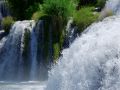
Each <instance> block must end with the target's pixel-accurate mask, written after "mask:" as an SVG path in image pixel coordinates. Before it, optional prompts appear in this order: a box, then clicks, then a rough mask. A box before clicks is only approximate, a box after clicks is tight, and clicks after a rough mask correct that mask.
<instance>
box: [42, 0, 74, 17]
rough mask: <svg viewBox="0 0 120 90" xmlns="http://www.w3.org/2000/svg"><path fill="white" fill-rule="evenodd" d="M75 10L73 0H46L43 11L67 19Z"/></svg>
mask: <svg viewBox="0 0 120 90" xmlns="http://www.w3.org/2000/svg"><path fill="white" fill-rule="evenodd" d="M73 10H74V4H73V2H72V1H71V0H45V1H44V4H43V12H44V13H45V14H47V15H50V16H57V17H59V16H60V17H62V18H63V19H66V18H67V17H69V16H70V15H71V14H72V13H73Z"/></svg>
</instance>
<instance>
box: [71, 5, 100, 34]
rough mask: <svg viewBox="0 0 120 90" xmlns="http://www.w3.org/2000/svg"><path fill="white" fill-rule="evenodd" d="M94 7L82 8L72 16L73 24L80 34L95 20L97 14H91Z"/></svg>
mask: <svg viewBox="0 0 120 90" xmlns="http://www.w3.org/2000/svg"><path fill="white" fill-rule="evenodd" d="M93 9H94V7H83V8H81V9H80V10H79V11H76V13H75V14H74V15H73V19H74V23H75V24H76V25H77V26H78V28H79V32H82V31H83V30H84V29H85V28H87V27H88V26H89V25H90V24H91V23H93V22H94V21H96V20H97V18H98V16H99V14H98V13H97V12H96V13H95V14H94V13H93Z"/></svg>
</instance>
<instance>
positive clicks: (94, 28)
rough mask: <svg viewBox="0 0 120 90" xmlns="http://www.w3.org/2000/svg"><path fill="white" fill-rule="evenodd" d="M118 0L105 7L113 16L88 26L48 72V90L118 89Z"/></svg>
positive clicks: (119, 73)
mask: <svg viewBox="0 0 120 90" xmlns="http://www.w3.org/2000/svg"><path fill="white" fill-rule="evenodd" d="M119 2H120V0H109V1H108V2H107V4H106V7H111V8H109V9H111V10H112V11H113V12H114V13H115V14H116V15H115V16H111V17H108V18H106V19H104V20H103V21H101V22H98V23H94V24H92V25H91V26H90V27H88V28H87V29H86V30H85V32H83V34H82V35H81V37H79V38H77V39H76V40H75V42H74V43H73V44H72V45H71V46H70V48H69V49H65V50H63V53H62V54H63V57H62V58H61V59H59V62H58V64H57V65H55V66H53V69H52V70H51V71H50V73H49V79H48V84H47V88H46V89H47V90H119V89H120V15H119V5H120V3H119Z"/></svg>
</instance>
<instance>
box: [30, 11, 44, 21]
mask: <svg viewBox="0 0 120 90" xmlns="http://www.w3.org/2000/svg"><path fill="white" fill-rule="evenodd" d="M45 16H46V15H45V14H44V13H43V12H41V11H37V12H35V13H33V15H32V17H31V19H32V20H35V21H38V20H39V19H41V18H43V17H45Z"/></svg>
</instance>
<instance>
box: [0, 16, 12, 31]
mask: <svg viewBox="0 0 120 90" xmlns="http://www.w3.org/2000/svg"><path fill="white" fill-rule="evenodd" d="M13 23H14V19H13V18H12V17H11V16H7V17H5V18H3V20H2V22H1V24H2V26H3V29H4V31H5V32H6V33H9V31H10V29H11V26H12V24H13Z"/></svg>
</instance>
